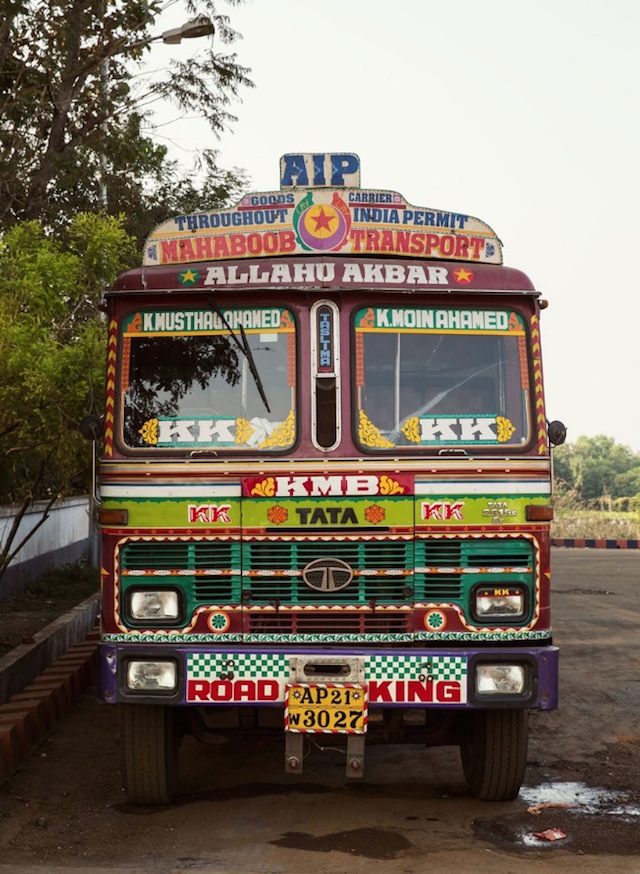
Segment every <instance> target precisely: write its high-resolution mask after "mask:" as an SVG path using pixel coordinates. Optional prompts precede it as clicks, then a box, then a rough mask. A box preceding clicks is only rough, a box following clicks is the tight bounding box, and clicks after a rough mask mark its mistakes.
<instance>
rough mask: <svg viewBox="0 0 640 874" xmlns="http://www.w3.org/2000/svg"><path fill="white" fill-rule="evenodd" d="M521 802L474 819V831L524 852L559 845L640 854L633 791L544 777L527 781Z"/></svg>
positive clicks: (639, 819) (639, 810)
mask: <svg viewBox="0 0 640 874" xmlns="http://www.w3.org/2000/svg"><path fill="white" fill-rule="evenodd" d="M518 802H520V805H522V806H520V809H519V810H518V811H514V810H513V807H512V808H511V810H510V812H509V813H507V814H506V815H501V816H496V817H492V818H491V819H477V820H475V821H474V824H473V825H474V829H475V831H476V834H477V835H478V836H479V837H481V838H482V839H483V840H487V841H490V842H492V843H494V844H497V845H498V846H500V847H509V846H510V847H511V848H513V849H519V850H522V851H525V852H526V851H527V850H531V849H535V850H538V851H541V850H543V851H547V852H550V851H552V848H553V847H561V848H563V849H566V850H569V851H570V852H573V853H576V852H578V853H593V854H595V855H603V854H611V853H613V854H618V855H624V856H634V857H635V856H636V855H637V854H638V849H639V844H638V837H639V832H640V830H639V828H638V826H639V825H640V805H638V803H637V795H636V793H635V792H631V791H629V792H625V791H623V790H612V789H602V788H599V787H595V788H594V787H592V786H587V784H586V783H573V782H567V783H562V782H557V783H541V784H540V785H539V786H523V787H522V789H521V790H520V794H519V796H518ZM536 834H538V835H540V836H539V837H536Z"/></svg>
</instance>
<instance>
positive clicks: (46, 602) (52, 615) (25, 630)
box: [0, 564, 100, 658]
mask: <svg viewBox="0 0 640 874" xmlns="http://www.w3.org/2000/svg"><path fill="white" fill-rule="evenodd" d="M99 588H100V574H99V572H98V570H97V568H91V567H87V566H86V565H82V564H72V565H66V566H65V567H62V568H59V569H58V570H55V571H52V572H51V573H49V574H46V575H45V576H43V577H41V578H40V579H39V580H36V581H35V582H33V583H31V584H30V585H29V586H28V587H27V588H26V589H25V590H24V591H23V592H20V593H16V594H14V595H10V596H9V597H7V598H0V658H1V657H2V656H3V655H5V654H6V653H8V652H10V651H11V650H12V649H14V648H15V647H16V646H19V645H20V644H21V643H30V642H31V640H32V638H33V635H34V634H36V633H37V632H38V631H41V630H42V629H43V628H44V627H45V626H47V625H48V624H49V623H50V622H53V621H54V619H57V618H58V617H59V616H62V615H63V614H64V613H66V612H67V611H68V610H71V608H72V607H75V606H76V605H77V604H79V603H80V602H81V601H84V599H85V598H88V597H89V596H90V595H93V593H94V592H97V591H98V590H99Z"/></svg>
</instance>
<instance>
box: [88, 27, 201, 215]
mask: <svg viewBox="0 0 640 874" xmlns="http://www.w3.org/2000/svg"><path fill="white" fill-rule="evenodd" d="M215 30H216V29H215V26H214V24H213V21H211V19H210V18H209V16H208V15H198V16H197V17H196V18H191V19H190V20H189V21H187V22H185V24H182V25H181V26H180V27H174V28H172V29H171V30H165V31H164V32H163V33H161V34H158V36H150V37H147V39H143V40H140V42H137V43H133V44H130V45H129V46H127V47H126V48H143V47H144V46H146V45H149V43H152V42H157V41H158V40H162V42H163V43H167V45H178V43H181V42H182V40H183V39H197V38H198V37H200V36H212V35H213V34H214V33H215ZM114 54H117V52H116V53H114ZM108 64H109V59H108V57H107V58H103V59H102V61H101V62H100V86H101V91H102V97H103V102H104V105H106V98H107V93H108V87H109V66H108ZM100 128H101V130H102V135H103V137H105V138H106V135H107V132H108V130H109V126H108V124H107V120H106V118H105V120H104V121H103V122H102V124H101V125H100ZM100 200H101V201H102V206H103V208H104V210H105V212H106V210H107V207H108V205H109V199H108V193H107V155H106V152H105V149H104V142H103V148H102V151H101V153H100Z"/></svg>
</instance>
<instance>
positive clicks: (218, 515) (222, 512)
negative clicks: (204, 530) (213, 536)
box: [189, 504, 231, 525]
mask: <svg viewBox="0 0 640 874" xmlns="http://www.w3.org/2000/svg"><path fill="white" fill-rule="evenodd" d="M230 510H231V504H220V506H218V504H189V522H190V523H191V524H194V523H197V522H202V523H204V524H205V525H211V524H212V523H215V522H222V523H227V524H229V523H230V522H231V517H230V515H229V511H230Z"/></svg>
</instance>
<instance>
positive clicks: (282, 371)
mask: <svg viewBox="0 0 640 874" xmlns="http://www.w3.org/2000/svg"><path fill="white" fill-rule="evenodd" d="M122 338H123V367H122V405H121V408H122V435H123V438H124V442H125V444H126V445H127V446H129V447H131V448H135V449H141V448H146V449H153V450H159V449H163V448H165V449H166V448H171V449H182V448H184V449H186V450H189V451H190V452H192V451H194V450H198V449H202V450H206V449H207V448H214V449H216V450H217V449H229V450H238V449H240V450H241V449H252V450H255V449H259V450H266V451H274V450H282V449H287V448H290V447H291V446H292V445H293V444H294V443H295V439H296V428H295V372H296V364H295V324H294V320H293V317H292V315H291V313H290V312H289V310H286V309H280V308H274V307H269V308H267V307H257V308H252V309H225V310H224V311H220V312H215V311H213V310H165V309H163V310H159V309H158V310H147V311H138V312H135V313H132V314H131V315H130V316H128V317H127V318H126V319H125V322H124V326H123V334H122ZM252 367H253V372H252Z"/></svg>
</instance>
